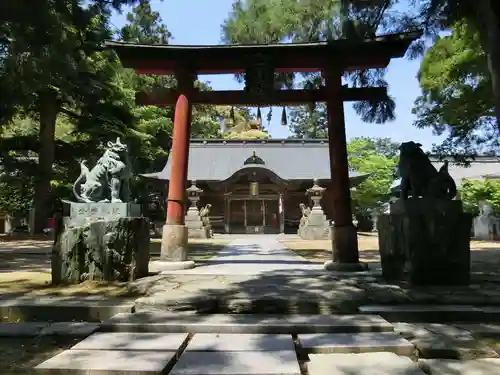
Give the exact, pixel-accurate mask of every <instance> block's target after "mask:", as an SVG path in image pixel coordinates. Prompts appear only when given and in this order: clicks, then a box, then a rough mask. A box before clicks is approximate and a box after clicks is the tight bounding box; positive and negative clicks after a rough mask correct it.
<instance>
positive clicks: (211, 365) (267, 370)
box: [169, 350, 301, 375]
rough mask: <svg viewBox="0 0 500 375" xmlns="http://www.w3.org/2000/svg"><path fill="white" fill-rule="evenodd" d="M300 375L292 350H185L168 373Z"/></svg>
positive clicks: (182, 374)
mask: <svg viewBox="0 0 500 375" xmlns="http://www.w3.org/2000/svg"><path fill="white" fill-rule="evenodd" d="M221 374H224V375H300V374H301V372H300V366H299V362H298V360H297V355H296V354H295V351H293V350H284V351H271V352H268V351H248V352H246V351H243V352H225V351H217V352H185V353H183V354H182V355H181V357H180V358H179V361H178V362H177V364H175V366H174V367H173V369H172V371H171V372H170V373H169V375H221Z"/></svg>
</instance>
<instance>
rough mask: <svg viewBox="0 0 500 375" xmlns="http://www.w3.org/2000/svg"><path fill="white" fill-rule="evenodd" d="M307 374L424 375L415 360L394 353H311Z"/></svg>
mask: <svg viewBox="0 0 500 375" xmlns="http://www.w3.org/2000/svg"><path fill="white" fill-rule="evenodd" d="M309 359H310V362H309V363H308V364H307V369H308V372H309V375H424V372H423V371H422V370H420V369H419V368H418V366H417V364H416V363H415V362H413V361H412V360H411V359H409V358H408V357H401V356H398V355H396V354H394V353H363V354H311V355H309Z"/></svg>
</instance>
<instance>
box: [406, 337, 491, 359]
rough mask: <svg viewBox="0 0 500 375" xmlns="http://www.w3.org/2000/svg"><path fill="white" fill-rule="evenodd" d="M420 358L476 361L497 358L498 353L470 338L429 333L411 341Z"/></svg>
mask: <svg viewBox="0 0 500 375" xmlns="http://www.w3.org/2000/svg"><path fill="white" fill-rule="evenodd" d="M411 343H412V344H413V345H415V347H416V348H417V349H418V352H419V357H421V358H447V359H464V360H468V359H477V358H498V357H499V355H498V353H497V352H496V351H495V350H494V349H493V348H492V347H490V346H489V345H487V344H485V343H484V342H481V341H479V340H477V339H476V338H474V337H473V336H472V335H470V336H458V337H453V336H446V335H440V334H435V333H431V334H430V335H429V336H426V337H418V338H416V339H413V340H411Z"/></svg>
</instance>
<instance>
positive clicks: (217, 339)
mask: <svg viewBox="0 0 500 375" xmlns="http://www.w3.org/2000/svg"><path fill="white" fill-rule="evenodd" d="M279 350H295V345H294V343H293V340H292V336H291V335H271V334H258V333H257V334H247V333H243V334H241V333H239V334H234V333H227V334H224V333H221V334H218V333H197V334H195V335H194V337H193V338H192V339H191V341H190V342H189V344H188V346H187V348H186V351H202V352H211V351H224V352H240V351H264V352H267V351H279Z"/></svg>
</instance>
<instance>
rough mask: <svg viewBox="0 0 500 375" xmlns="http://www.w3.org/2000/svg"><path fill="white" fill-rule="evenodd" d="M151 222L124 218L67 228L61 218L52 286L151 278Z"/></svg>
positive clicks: (54, 250) (55, 246)
mask: <svg viewBox="0 0 500 375" xmlns="http://www.w3.org/2000/svg"><path fill="white" fill-rule="evenodd" d="M149 229H150V224H149V220H148V219H147V218H143V217H134V218H121V219H118V220H101V221H92V222H89V223H87V224H83V225H81V226H71V227H69V226H66V225H64V224H63V223H62V218H59V223H58V226H57V228H56V238H55V241H54V247H53V249H52V282H53V283H54V284H61V283H80V282H82V281H85V280H103V281H131V280H135V279H137V278H140V277H145V276H147V275H148V263H149V244H150V238H149Z"/></svg>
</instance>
